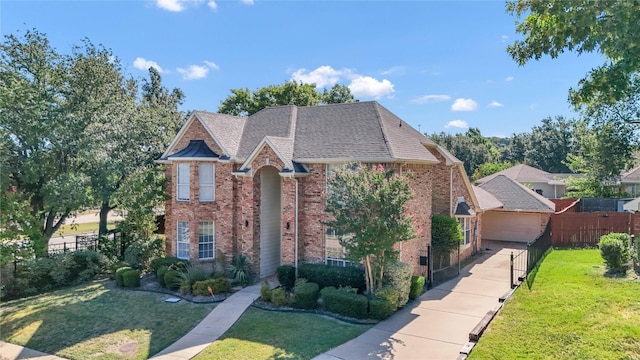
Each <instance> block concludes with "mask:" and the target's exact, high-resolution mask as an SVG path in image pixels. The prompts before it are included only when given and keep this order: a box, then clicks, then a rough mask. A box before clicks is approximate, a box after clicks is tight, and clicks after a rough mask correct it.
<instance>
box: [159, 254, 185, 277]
mask: <svg viewBox="0 0 640 360" xmlns="http://www.w3.org/2000/svg"><path fill="white" fill-rule="evenodd" d="M171 265H178V266H187V265H189V260H184V259H178V258H177V257H175V256H167V257H163V258H155V259H153V260H151V263H150V265H149V266H151V269H153V272H154V273H157V272H158V269H160V268H161V267H162V266H166V267H170V266H171Z"/></svg>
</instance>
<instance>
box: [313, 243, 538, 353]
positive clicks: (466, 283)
mask: <svg viewBox="0 0 640 360" xmlns="http://www.w3.org/2000/svg"><path fill="white" fill-rule="evenodd" d="M483 248H484V249H488V250H485V251H484V254H483V255H481V256H480V257H479V258H478V259H476V261H474V262H473V263H472V264H470V265H468V266H467V267H465V268H464V269H462V271H461V273H460V276H458V277H457V278H455V279H452V280H450V281H447V282H445V283H443V284H441V285H439V286H436V287H434V288H433V289H431V290H429V291H427V292H426V293H424V294H423V295H422V296H421V297H420V298H419V301H416V302H414V303H412V304H409V305H408V306H407V307H405V308H404V309H402V310H400V311H398V312H397V313H396V314H394V315H393V316H391V317H390V318H389V319H387V320H385V321H382V322H380V323H378V324H377V325H376V326H374V327H373V328H371V329H370V330H369V331H367V332H365V333H364V334H362V335H360V336H359V337H357V338H355V339H353V340H351V341H349V342H347V343H345V344H343V345H341V346H338V347H336V348H334V349H332V350H330V351H328V352H326V353H324V354H321V355H319V356H317V357H316V358H315V360H336V359H343V360H358V359H372V358H378V359H403V360H404V359H409V360H411V359H429V360H431V359H435V360H440V359H442V360H453V359H456V358H457V357H458V355H459V354H460V350H461V349H462V347H463V346H464V345H465V344H467V342H468V341H469V332H470V331H471V330H472V329H473V328H474V327H475V326H476V325H477V324H478V322H480V320H481V319H482V318H483V317H484V316H485V315H486V313H487V312H488V311H489V310H491V309H493V308H494V307H496V306H497V305H498V303H499V302H498V298H500V297H501V296H502V295H504V294H506V293H507V292H508V291H509V290H510V285H509V254H510V253H511V251H514V252H517V251H520V250H522V249H524V248H525V244H521V243H509V242H498V241H496V242H493V241H491V242H488V241H483Z"/></svg>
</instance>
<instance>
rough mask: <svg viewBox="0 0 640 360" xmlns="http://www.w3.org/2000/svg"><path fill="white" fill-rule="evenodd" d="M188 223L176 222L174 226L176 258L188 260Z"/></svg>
mask: <svg viewBox="0 0 640 360" xmlns="http://www.w3.org/2000/svg"><path fill="white" fill-rule="evenodd" d="M189 242H190V241H189V223H188V222H187V221H178V223H177V225H176V257H177V258H178V259H185V260H189Z"/></svg>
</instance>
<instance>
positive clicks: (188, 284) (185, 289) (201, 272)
mask: <svg viewBox="0 0 640 360" xmlns="http://www.w3.org/2000/svg"><path fill="white" fill-rule="evenodd" d="M178 274H179V279H178V281H179V283H180V284H179V285H178V288H179V289H180V292H181V293H183V294H187V293H189V292H190V291H191V288H192V287H193V284H195V283H196V281H203V280H207V279H209V278H210V277H211V271H210V270H209V269H207V268H205V267H203V266H197V265H187V266H185V267H184V268H182V269H179V270H178Z"/></svg>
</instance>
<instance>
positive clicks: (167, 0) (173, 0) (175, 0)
mask: <svg viewBox="0 0 640 360" xmlns="http://www.w3.org/2000/svg"><path fill="white" fill-rule="evenodd" d="M155 1H156V6H157V7H159V8H161V9H164V10H167V11H173V12H180V11H183V10H185V9H186V8H187V7H188V6H199V5H200V4H202V3H203V2H204V0H155ZM212 3H213V4H212ZM207 5H208V6H209V7H210V8H212V9H214V10H215V9H216V8H217V5H216V3H215V1H213V0H211V1H209V2H208V3H207Z"/></svg>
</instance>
